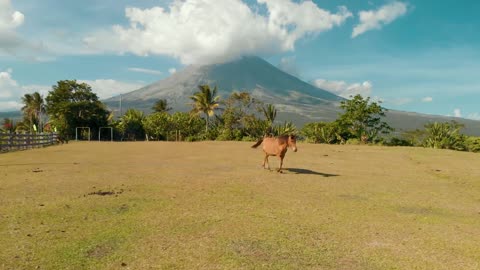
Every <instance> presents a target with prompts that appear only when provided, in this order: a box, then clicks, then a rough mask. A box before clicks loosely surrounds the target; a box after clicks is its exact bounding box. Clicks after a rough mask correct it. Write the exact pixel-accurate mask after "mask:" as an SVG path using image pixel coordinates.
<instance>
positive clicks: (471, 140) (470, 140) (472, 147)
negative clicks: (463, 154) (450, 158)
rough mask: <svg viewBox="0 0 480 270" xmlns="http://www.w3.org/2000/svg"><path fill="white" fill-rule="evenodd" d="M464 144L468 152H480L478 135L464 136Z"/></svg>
mask: <svg viewBox="0 0 480 270" xmlns="http://www.w3.org/2000/svg"><path fill="white" fill-rule="evenodd" d="M465 146H466V148H467V150H468V151H470V152H480V137H466V138H465Z"/></svg>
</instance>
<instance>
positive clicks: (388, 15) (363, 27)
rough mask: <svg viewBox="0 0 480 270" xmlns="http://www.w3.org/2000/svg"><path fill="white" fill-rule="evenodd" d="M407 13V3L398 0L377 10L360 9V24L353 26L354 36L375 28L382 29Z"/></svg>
mask: <svg viewBox="0 0 480 270" xmlns="http://www.w3.org/2000/svg"><path fill="white" fill-rule="evenodd" d="M405 13H407V4H405V3H402V2H397V1H395V2H392V3H390V4H387V5H384V6H382V7H381V8H379V9H378V10H375V11H372V10H370V11H360V12H359V13H358V16H359V17H360V24H358V25H356V26H355V27H354V28H353V32H352V38H355V37H357V36H359V35H361V34H363V33H365V32H367V31H370V30H373V29H381V28H382V26H384V25H387V24H389V23H391V22H393V21H394V20H395V19H397V18H399V17H401V16H403V15H404V14H405Z"/></svg>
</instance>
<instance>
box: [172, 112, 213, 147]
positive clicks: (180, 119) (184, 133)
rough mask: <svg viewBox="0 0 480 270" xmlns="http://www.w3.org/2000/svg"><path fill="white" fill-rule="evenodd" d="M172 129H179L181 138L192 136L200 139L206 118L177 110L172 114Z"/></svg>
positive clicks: (194, 138)
mask: <svg viewBox="0 0 480 270" xmlns="http://www.w3.org/2000/svg"><path fill="white" fill-rule="evenodd" d="M170 125H171V127H172V131H175V130H178V132H179V135H180V138H179V139H182V138H187V137H189V138H191V140H198V139H199V136H200V133H201V132H202V130H203V126H204V125H205V120H203V119H202V118H200V117H199V116H198V115H191V114H189V113H184V112H176V113H174V114H172V115H171V116H170Z"/></svg>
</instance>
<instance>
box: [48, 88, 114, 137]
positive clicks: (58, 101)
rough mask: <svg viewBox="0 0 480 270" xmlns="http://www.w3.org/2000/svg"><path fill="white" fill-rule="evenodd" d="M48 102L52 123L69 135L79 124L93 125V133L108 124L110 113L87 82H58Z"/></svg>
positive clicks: (49, 94) (83, 125)
mask: <svg viewBox="0 0 480 270" xmlns="http://www.w3.org/2000/svg"><path fill="white" fill-rule="evenodd" d="M46 101H47V106H46V109H47V113H48V115H49V116H50V119H51V120H52V124H53V125H54V126H55V127H56V128H57V129H58V131H59V132H60V133H61V134H62V135H63V136H66V137H67V138H68V137H69V136H72V135H73V134H74V133H75V128H76V127H90V129H91V130H92V134H96V131H98V129H99V128H100V127H102V126H106V125H107V119H108V115H109V112H108V111H107V109H106V106H105V105H104V104H103V103H102V102H101V101H100V100H99V99H98V96H97V95H96V94H95V93H94V92H93V91H92V88H91V87H90V86H89V85H88V84H86V83H78V82H77V81H76V80H64V81H58V82H57V85H54V86H53V87H52V91H50V92H49V93H48V96H47V98H46Z"/></svg>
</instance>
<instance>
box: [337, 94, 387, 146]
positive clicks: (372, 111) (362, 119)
mask: <svg viewBox="0 0 480 270" xmlns="http://www.w3.org/2000/svg"><path fill="white" fill-rule="evenodd" d="M340 107H341V108H342V109H343V110H344V113H343V114H341V115H340V118H339V119H338V121H339V122H340V125H341V126H342V127H344V128H346V129H347V130H348V131H349V132H350V134H351V135H352V136H353V137H354V138H357V139H359V140H360V141H362V142H369V141H370V142H371V141H374V140H376V139H377V137H378V134H379V133H383V134H387V133H389V132H390V131H391V130H393V129H392V128H391V127H390V126H389V125H388V124H387V123H386V122H384V121H382V117H385V111H386V109H384V108H382V107H381V106H380V105H379V104H377V103H376V102H370V98H369V97H368V98H366V99H364V98H363V97H362V96H361V95H356V96H354V97H353V98H352V99H350V100H344V101H342V102H341V103H340Z"/></svg>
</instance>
